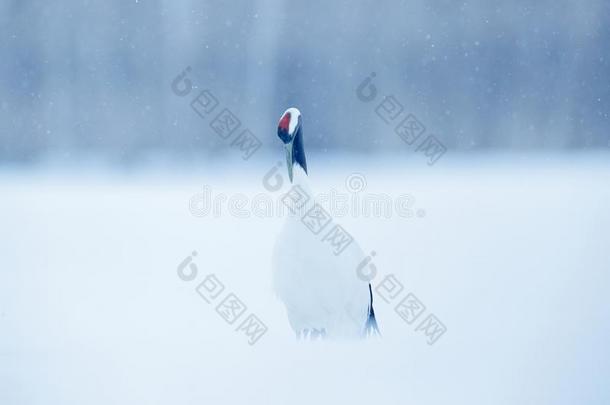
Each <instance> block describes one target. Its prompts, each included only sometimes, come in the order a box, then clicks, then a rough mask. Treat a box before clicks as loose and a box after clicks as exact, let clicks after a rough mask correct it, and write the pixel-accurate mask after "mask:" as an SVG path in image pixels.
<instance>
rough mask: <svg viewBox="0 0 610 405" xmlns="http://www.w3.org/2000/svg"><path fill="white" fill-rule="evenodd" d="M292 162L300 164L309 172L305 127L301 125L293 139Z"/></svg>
mask: <svg viewBox="0 0 610 405" xmlns="http://www.w3.org/2000/svg"><path fill="white" fill-rule="evenodd" d="M292 164H293V166H294V165H295V164H298V165H299V166H301V167H302V168H303V170H304V171H305V173H307V161H306V160H305V148H304V147H303V129H302V128H300V127H299V130H298V131H297V133H296V135H295V136H294V141H292Z"/></svg>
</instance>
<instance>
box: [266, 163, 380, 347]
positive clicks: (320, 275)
mask: <svg viewBox="0 0 610 405" xmlns="http://www.w3.org/2000/svg"><path fill="white" fill-rule="evenodd" d="M293 185H294V186H299V187H301V188H302V189H303V190H304V191H305V192H306V193H307V194H308V195H309V196H310V199H309V201H308V202H307V204H306V206H305V207H303V208H302V209H301V210H299V211H298V213H297V215H288V216H287V218H286V220H285V223H284V225H283V228H282V230H281V232H280V234H279V236H278V238H277V241H276V244H275V249H274V252H273V283H274V288H275V291H276V293H277V295H278V296H279V298H280V299H281V300H282V301H283V303H284V304H285V305H286V312H287V315H288V320H289V322H290V325H291V326H292V329H293V330H294V331H295V333H296V334H297V336H304V337H315V336H316V335H318V334H321V335H323V336H326V337H331V338H332V337H342V338H346V337H347V338H359V337H362V336H363V335H364V333H365V327H366V323H367V319H368V311H369V304H370V297H369V287H368V282H367V281H365V280H362V279H361V278H359V277H358V274H357V272H356V269H357V266H358V264H359V263H361V262H362V260H363V258H364V257H365V255H364V253H363V252H362V250H361V249H360V247H359V246H358V244H357V242H356V241H355V240H354V241H352V242H351V243H350V244H349V245H348V247H347V248H346V249H345V250H344V251H343V252H341V253H340V254H339V255H335V254H334V253H333V247H332V246H331V245H330V243H329V242H328V241H326V242H324V241H322V239H323V236H324V235H325V234H326V232H328V231H329V230H330V228H331V227H332V226H333V224H335V223H336V222H335V221H334V220H333V221H332V222H331V223H330V224H329V225H327V227H326V228H324V229H323V230H322V231H321V232H320V233H319V234H317V235H315V234H313V232H312V231H311V230H310V229H309V228H307V226H306V225H305V224H304V223H303V222H302V221H301V216H302V215H301V214H302V213H305V212H307V210H308V209H309V208H310V207H312V206H313V205H314V204H315V200H314V198H313V197H314V194H313V193H312V192H311V189H310V187H309V184H308V181H307V174H306V173H305V172H304V170H303V169H302V168H301V167H300V166H298V165H295V167H294V179H293Z"/></svg>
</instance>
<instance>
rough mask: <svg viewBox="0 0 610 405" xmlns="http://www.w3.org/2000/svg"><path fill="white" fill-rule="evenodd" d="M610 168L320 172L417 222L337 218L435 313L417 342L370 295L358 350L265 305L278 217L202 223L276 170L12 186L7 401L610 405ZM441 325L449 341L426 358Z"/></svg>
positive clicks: (3, 344) (8, 201) (4, 177)
mask: <svg viewBox="0 0 610 405" xmlns="http://www.w3.org/2000/svg"><path fill="white" fill-rule="evenodd" d="M608 158H609V156H608V155H591V156H589V155H576V156H550V157H545V156H538V157H531V156H530V157H526V158H523V159H520V158H517V157H496V158H487V159H483V158H475V157H469V156H463V157H461V158H451V157H448V158H447V159H444V160H442V161H440V162H439V163H437V165H436V166H434V167H428V166H426V165H425V163H424V162H423V160H421V161H415V159H413V162H411V163H409V164H403V163H401V161H400V160H397V159H388V160H386V161H384V162H379V161H374V162H368V160H367V158H366V157H362V158H361V159H356V158H350V159H344V160H337V159H326V158H324V157H323V156H313V157H312V158H311V159H310V169H311V173H312V185H313V186H315V187H316V188H317V189H318V191H319V192H324V191H328V190H329V189H330V188H336V189H337V190H339V191H341V190H343V191H345V187H346V184H345V180H346V178H347V177H348V176H349V175H350V174H352V173H353V172H359V173H361V174H362V175H364V176H365V177H366V188H365V191H366V192H369V193H379V194H380V193H385V194H388V195H390V196H393V197H397V196H399V195H401V194H408V195H410V196H412V197H414V198H415V203H414V210H415V211H414V212H419V214H420V215H414V216H413V217H410V218H404V217H398V216H397V215H392V217H391V218H366V217H363V216H362V215H360V216H356V217H352V216H347V217H344V218H341V219H339V220H338V222H340V223H341V224H343V225H344V227H345V228H346V229H348V230H349V231H350V233H351V234H352V235H353V236H354V237H355V238H356V239H357V240H358V241H359V243H360V244H361V246H362V247H363V249H364V250H365V252H370V251H372V250H374V251H375V252H376V253H377V255H376V256H375V257H374V259H373V262H374V264H375V265H376V266H377V269H378V271H379V273H378V277H377V278H376V279H375V282H379V281H380V280H381V277H383V276H384V275H387V274H394V275H395V276H396V278H397V279H398V280H400V281H401V282H402V283H403V284H404V292H403V295H406V293H408V292H411V293H413V294H414V295H415V296H417V297H418V298H419V299H420V300H421V302H422V303H423V304H424V305H425V306H426V310H425V313H424V314H423V315H421V318H420V319H418V320H416V322H414V323H413V324H412V325H408V324H407V323H405V322H404V321H403V320H402V319H401V318H400V317H399V316H398V315H397V313H396V312H394V309H393V308H394V306H393V305H390V304H387V303H385V302H384V301H383V300H382V299H380V298H379V297H376V301H375V304H376V312H377V317H378V321H379V324H380V327H381V330H382V333H383V337H382V338H381V339H373V340H369V341H365V342H297V341H295V339H294V337H293V335H292V332H291V330H290V327H289V325H288V322H287V319H286V317H285V314H284V312H283V311H284V309H283V307H282V305H281V303H280V302H278V301H277V299H276V298H275V297H274V296H273V293H272V291H271V278H270V255H271V249H272V246H273V242H274V239H275V235H276V234H277V232H278V230H279V227H280V224H281V219H280V218H276V217H271V218H261V217H260V216H255V215H251V217H250V218H236V217H234V216H231V215H230V214H229V213H228V212H227V211H224V212H223V214H222V215H221V216H220V217H218V218H217V217H214V216H212V215H208V216H204V217H201V216H195V215H193V214H192V213H191V211H190V209H189V201H190V200H191V198H192V196H193V195H194V194H196V193H198V192H201V190H202V189H203V187H204V186H206V185H207V186H209V187H211V189H212V194H213V195H214V194H221V193H224V194H225V195H227V196H232V195H235V194H238V193H242V194H244V196H246V197H247V198H252V197H253V196H254V195H256V194H258V193H266V194H273V192H269V191H267V190H266V189H265V188H264V187H263V184H262V182H261V179H262V177H263V176H264V174H265V173H266V172H267V171H268V169H269V167H271V165H270V164H263V163H256V162H242V161H240V160H237V161H230V162H228V163H226V164H225V165H224V166H222V167H215V168H208V167H205V168H198V169H192V170H186V169H184V168H182V169H181V170H164V169H162V168H156V169H154V170H152V169H151V170H145V169H139V170H134V171H130V172H127V173H124V172H119V171H113V170H110V171H101V170H91V171H87V170H84V171H83V170H68V169H48V170H47V169H38V170H37V169H29V170H23V171H20V170H16V169H4V170H3V171H0V197H1V198H0V226H1V228H0V404H83V403H87V404H108V403H120V404H137V403H146V404H194V403H199V404H202V403H212V404H220V403H222V404H271V403H277V404H312V403H314V404H326V403H328V404H338V403H343V404H386V405H390V404H448V403H452V404H462V403H463V404H526V403H532V404H575V403H583V404H585V403H586V404H607V403H610V389H609V388H608V381H610V362H609V361H608V360H609V359H610V348H609V345H608V342H610V298H608V288H609V287H610V250H609V243H610V209H609V207H610V159H608ZM273 161H274V160H271V159H270V160H269V162H273ZM325 162H326V163H328V162H333V165H332V166H331V167H325V166H329V165H328V164H326V163H325ZM367 162H368V163H367ZM277 193H279V192H277ZM194 250H196V251H197V253H198V254H197V256H195V257H194V260H193V263H195V264H196V266H197V269H198V273H197V278H196V279H195V280H193V281H183V280H181V279H180V278H179V277H178V276H177V266H178V265H179V264H180V263H181V262H182V261H183V260H184V259H185V258H187V257H188V256H189V255H190V254H191V252H192V251H194ZM209 273H214V274H215V275H216V276H217V277H218V279H219V280H220V281H221V282H222V283H223V284H224V285H225V287H226V290H225V292H224V293H223V296H224V294H225V293H229V292H233V293H234V294H236V296H238V297H239V298H240V299H241V300H242V301H243V303H245V304H246V305H247V312H246V313H245V314H244V315H243V317H245V316H246V315H247V314H250V313H253V314H255V315H256V316H258V317H259V318H260V320H262V321H263V322H264V323H265V324H266V325H267V327H268V331H267V333H266V334H264V335H263V336H262V337H261V338H260V340H259V341H258V342H256V343H255V344H254V345H249V344H248V337H247V336H246V335H245V334H244V333H242V332H239V331H236V328H237V327H238V324H239V323H240V322H241V320H242V319H243V318H241V319H239V320H238V321H237V322H235V323H234V324H233V325H229V324H227V323H226V322H225V321H224V320H223V319H222V318H221V317H220V315H219V314H218V313H217V312H216V311H215V309H214V305H212V304H208V303H206V302H205V301H204V300H203V299H202V298H201V297H200V296H199V295H198V294H197V293H196V291H195V288H196V286H197V285H198V284H199V283H200V282H201V281H202V280H203V279H204V278H205V276H206V274H209ZM401 297H402V295H401ZM220 298H222V297H220ZM220 298H219V299H220ZM394 304H395V303H394ZM428 314H434V315H436V316H437V317H438V319H439V320H440V321H442V323H443V324H444V325H445V326H446V328H447V331H446V333H445V334H444V335H442V336H441V337H440V338H439V340H438V341H436V343H435V344H433V345H428V344H427V337H426V335H425V334H424V333H423V332H422V331H416V330H415V329H416V327H417V324H418V323H419V321H420V320H422V319H423V318H424V317H426V316H427V315H428Z"/></svg>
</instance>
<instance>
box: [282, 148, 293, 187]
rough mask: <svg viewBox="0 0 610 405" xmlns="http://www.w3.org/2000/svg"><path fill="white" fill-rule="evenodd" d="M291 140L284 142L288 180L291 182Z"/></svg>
mask: <svg viewBox="0 0 610 405" xmlns="http://www.w3.org/2000/svg"><path fill="white" fill-rule="evenodd" d="M293 141H294V139H293V140H291V141H290V142H288V143H285V144H284V148H286V167H287V168H288V177H289V178H290V182H291V183H292V164H293V161H292V142H293Z"/></svg>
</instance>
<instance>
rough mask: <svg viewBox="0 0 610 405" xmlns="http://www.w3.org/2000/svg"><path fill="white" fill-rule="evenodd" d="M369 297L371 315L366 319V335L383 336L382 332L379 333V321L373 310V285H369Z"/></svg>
mask: <svg viewBox="0 0 610 405" xmlns="http://www.w3.org/2000/svg"><path fill="white" fill-rule="evenodd" d="M369 296H370V304H369V314H368V318H367V319H366V326H365V333H366V335H367V336H370V335H372V334H373V333H374V334H377V335H379V336H381V332H380V331H379V326H377V319H375V310H374V309H373V290H372V289H371V284H370V283H369Z"/></svg>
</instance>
